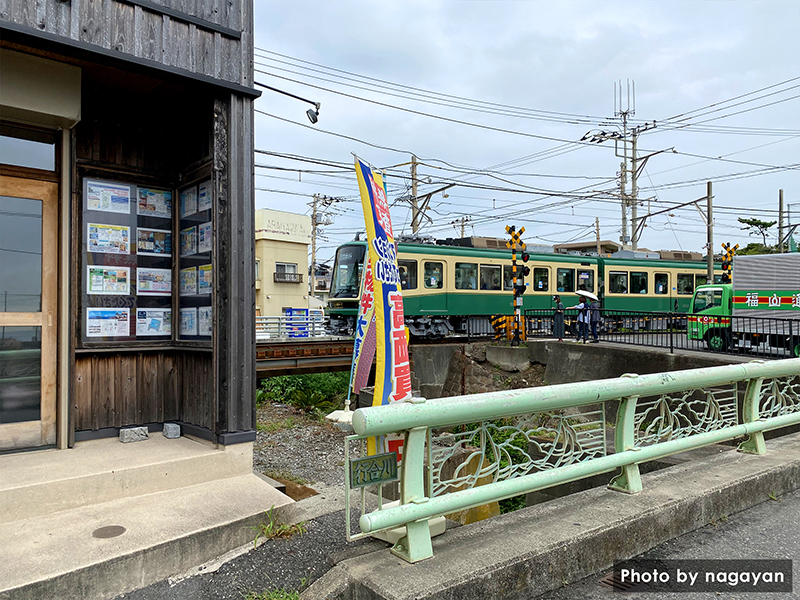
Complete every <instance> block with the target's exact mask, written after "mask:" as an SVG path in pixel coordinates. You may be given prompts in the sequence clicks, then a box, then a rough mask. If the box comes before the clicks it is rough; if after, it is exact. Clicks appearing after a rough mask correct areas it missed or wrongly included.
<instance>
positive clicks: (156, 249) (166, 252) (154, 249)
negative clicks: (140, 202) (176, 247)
mask: <svg viewBox="0 0 800 600" xmlns="http://www.w3.org/2000/svg"><path fill="white" fill-rule="evenodd" d="M136 254H144V255H145V256H172V232H171V231H167V230H166V229H147V228H146V227H139V228H137V230H136Z"/></svg>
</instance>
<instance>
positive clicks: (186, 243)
mask: <svg viewBox="0 0 800 600" xmlns="http://www.w3.org/2000/svg"><path fill="white" fill-rule="evenodd" d="M192 254H197V227H187V228H186V229H182V230H181V256H190V255H192Z"/></svg>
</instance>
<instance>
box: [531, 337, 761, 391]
mask: <svg viewBox="0 0 800 600" xmlns="http://www.w3.org/2000/svg"><path fill="white" fill-rule="evenodd" d="M528 348H529V350H530V359H531V362H532V363H541V364H545V365H547V370H546V371H545V376H544V377H545V382H546V383H548V384H550V385H553V384H558V383H573V382H575V381H592V380H595V379H609V378H612V377H619V376H620V375H622V374H624V373H637V374H639V375H644V374H646V373H661V372H667V371H682V370H684V369H699V368H701V367H717V366H720V365H729V364H732V363H740V362H749V361H751V360H752V357H749V356H744V357H742V356H733V355H728V354H712V353H703V352H687V351H676V352H675V354H670V353H669V352H666V351H664V350H657V349H651V348H642V347H632V346H625V345H623V344H574V343H571V342H556V341H550V340H542V341H538V340H537V341H531V342H528Z"/></svg>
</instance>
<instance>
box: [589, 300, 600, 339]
mask: <svg viewBox="0 0 800 600" xmlns="http://www.w3.org/2000/svg"><path fill="white" fill-rule="evenodd" d="M589 323H590V324H591V326H592V343H593V344H596V343H597V342H599V341H600V336H599V335H597V324H598V323H600V303H599V302H598V301H597V300H592V301H591V302H590V303H589Z"/></svg>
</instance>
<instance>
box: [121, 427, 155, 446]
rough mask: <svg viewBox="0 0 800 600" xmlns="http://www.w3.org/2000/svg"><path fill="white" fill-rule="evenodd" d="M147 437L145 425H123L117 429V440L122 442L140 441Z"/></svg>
mask: <svg viewBox="0 0 800 600" xmlns="http://www.w3.org/2000/svg"><path fill="white" fill-rule="evenodd" d="M149 437H150V436H149V435H148V433H147V427H124V428H122V429H120V430H119V441H120V442H122V443H123V444H130V443H131V442H141V441H144V440H146V439H148V438H149Z"/></svg>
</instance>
